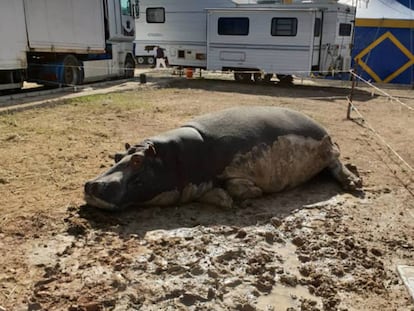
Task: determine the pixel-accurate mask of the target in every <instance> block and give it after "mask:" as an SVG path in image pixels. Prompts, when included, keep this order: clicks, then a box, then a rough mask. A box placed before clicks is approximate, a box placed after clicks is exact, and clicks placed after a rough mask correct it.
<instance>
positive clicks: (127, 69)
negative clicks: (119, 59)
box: [124, 56, 135, 79]
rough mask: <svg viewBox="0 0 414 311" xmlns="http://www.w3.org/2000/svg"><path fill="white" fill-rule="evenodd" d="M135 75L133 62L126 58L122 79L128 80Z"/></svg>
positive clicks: (128, 57) (129, 57)
mask: <svg viewBox="0 0 414 311" xmlns="http://www.w3.org/2000/svg"><path fill="white" fill-rule="evenodd" d="M134 75H135V62H134V60H133V59H132V57H131V56H127V57H126V59H125V64H124V77H125V78H127V79H129V78H133V77H134Z"/></svg>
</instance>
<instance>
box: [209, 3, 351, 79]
mask: <svg viewBox="0 0 414 311" xmlns="http://www.w3.org/2000/svg"><path fill="white" fill-rule="evenodd" d="M207 16H208V20H207V24H208V28H207V51H208V52H207V68H208V69H209V70H225V71H226V70H230V71H234V76H235V79H236V80H241V81H248V80H251V79H254V80H255V81H257V82H261V81H266V80H270V79H271V78H272V76H273V75H274V74H276V75H277V77H278V78H279V79H280V80H284V81H289V80H291V79H292V77H291V75H292V74H297V75H307V74H308V73H310V72H318V73H319V72H322V73H325V74H326V73H332V72H335V71H336V72H342V71H347V70H349V68H350V64H351V49H352V39H353V21H354V18H355V8H353V7H350V6H348V5H344V4H339V3H335V2H327V1H323V2H322V1H320V2H311V3H300V4H290V5H288V4H272V5H239V6H238V7H236V8H214V9H207Z"/></svg>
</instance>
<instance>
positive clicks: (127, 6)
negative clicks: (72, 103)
mask: <svg viewBox="0 0 414 311" xmlns="http://www.w3.org/2000/svg"><path fill="white" fill-rule="evenodd" d="M135 8H137V6H136V5H135V2H134V3H133V2H131V0H84V1H79V0H12V1H2V2H1V3H0V16H1V21H0V23H2V24H3V23H4V24H5V25H4V27H2V29H9V31H7V32H5V31H2V32H1V33H0V36H2V39H3V37H4V36H6V37H7V39H8V41H6V42H9V44H11V45H12V46H15V47H16V49H15V50H16V51H15V55H19V58H20V59H21V61H20V64H21V65H20V66H16V65H15V66H9V68H6V66H5V65H3V63H2V62H0V77H3V78H4V75H3V74H2V73H4V72H7V73H8V75H6V76H9V77H10V76H11V77H12V79H10V78H9V79H7V78H6V79H0V85H2V88H3V89H5V88H10V86H7V84H10V82H12V86H14V87H15V86H16V84H15V83H14V82H18V83H19V84H20V85H17V86H18V87H21V83H22V82H23V81H24V80H26V81H34V82H38V83H41V84H59V85H77V84H82V83H84V82H90V81H97V80H102V79H106V78H110V77H119V76H126V77H130V76H132V75H133V72H134V68H135V60H134V55H133V40H134V38H135V22H134V17H133V15H134V9H135ZM3 16H8V18H9V19H8V20H7V19H6V20H3ZM12 21H13V22H12ZM16 25H17V26H18V27H16ZM3 43H4V41H3V40H2V45H1V47H0V55H3V54H4V53H7V51H8V49H9V47H8V46H7V45H5V44H3ZM17 47H18V48H17ZM16 76H18V77H20V80H19V81H16V79H14V78H15V77H16ZM17 80H18V79H17Z"/></svg>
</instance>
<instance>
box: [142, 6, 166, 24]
mask: <svg viewBox="0 0 414 311" xmlns="http://www.w3.org/2000/svg"><path fill="white" fill-rule="evenodd" d="M146 13H147V14H146V15H147V23H165V9H164V8H147V12H146Z"/></svg>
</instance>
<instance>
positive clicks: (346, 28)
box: [339, 23, 352, 37]
mask: <svg viewBox="0 0 414 311" xmlns="http://www.w3.org/2000/svg"><path fill="white" fill-rule="evenodd" d="M351 29H352V25H351V24H345V23H341V24H339V35H340V36H342V37H349V36H350V35H351Z"/></svg>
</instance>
